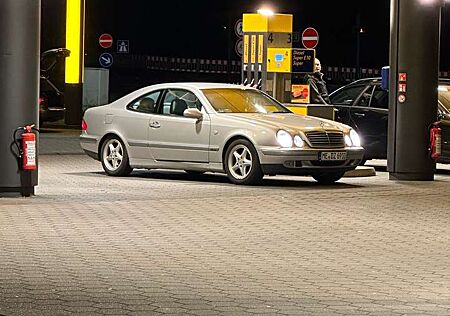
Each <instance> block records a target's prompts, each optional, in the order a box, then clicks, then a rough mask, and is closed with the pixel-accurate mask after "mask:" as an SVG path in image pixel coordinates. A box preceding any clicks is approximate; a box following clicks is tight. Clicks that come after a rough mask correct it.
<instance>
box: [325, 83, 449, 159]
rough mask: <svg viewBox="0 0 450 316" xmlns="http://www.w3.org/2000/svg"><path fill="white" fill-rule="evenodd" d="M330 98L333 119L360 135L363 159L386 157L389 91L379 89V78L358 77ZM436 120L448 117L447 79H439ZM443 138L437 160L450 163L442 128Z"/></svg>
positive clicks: (446, 137)
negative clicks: (334, 110)
mask: <svg viewBox="0 0 450 316" xmlns="http://www.w3.org/2000/svg"><path fill="white" fill-rule="evenodd" d="M330 99H331V102H332V104H333V105H334V107H335V108H336V115H335V118H336V121H338V122H341V123H344V124H347V125H349V126H351V127H353V128H354V129H355V130H356V131H357V132H358V134H359V135H360V136H361V142H362V146H363V147H364V149H365V156H364V160H366V159H367V160H368V159H386V157H387V138H388V114H389V94H388V92H387V91H386V90H383V89H382V88H381V79H380V78H368V79H361V80H357V81H355V82H353V83H351V84H349V85H346V86H344V87H341V88H339V89H337V90H336V91H333V92H332V93H331V95H330ZM437 119H440V120H450V81H449V80H445V79H441V80H440V81H439V88H438V118H437ZM442 137H443V142H442V146H443V148H442V156H441V158H440V160H438V162H448V163H450V142H449V141H450V133H449V132H447V131H446V130H445V131H444V133H443V135H442Z"/></svg>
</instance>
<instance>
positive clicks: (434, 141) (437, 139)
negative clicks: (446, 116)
mask: <svg viewBox="0 0 450 316" xmlns="http://www.w3.org/2000/svg"><path fill="white" fill-rule="evenodd" d="M441 135H442V130H441V128H440V127H439V126H438V125H437V124H434V125H433V127H431V129H430V153H431V158H433V159H434V160H438V159H439V157H441V153H442V148H441Z"/></svg>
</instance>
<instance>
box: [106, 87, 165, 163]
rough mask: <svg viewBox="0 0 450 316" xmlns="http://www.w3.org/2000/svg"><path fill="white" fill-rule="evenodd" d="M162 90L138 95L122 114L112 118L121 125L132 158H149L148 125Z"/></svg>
mask: <svg viewBox="0 0 450 316" xmlns="http://www.w3.org/2000/svg"><path fill="white" fill-rule="evenodd" d="M161 93H162V91H161V90H158V91H152V92H150V93H146V94H144V95H141V96H139V97H138V98H136V99H135V100H133V101H132V102H130V104H128V105H127V107H126V111H125V112H124V115H122V116H118V117H116V118H115V119H114V121H117V126H121V127H122V129H121V131H120V132H121V134H122V136H123V137H124V138H125V140H126V141H127V143H128V148H129V155H130V157H131V158H132V159H144V160H145V159H150V158H151V152H150V148H149V143H148V132H149V130H148V126H149V123H150V118H151V116H152V115H153V114H154V112H155V109H156V107H155V105H156V104H157V103H158V100H159V98H160V96H161Z"/></svg>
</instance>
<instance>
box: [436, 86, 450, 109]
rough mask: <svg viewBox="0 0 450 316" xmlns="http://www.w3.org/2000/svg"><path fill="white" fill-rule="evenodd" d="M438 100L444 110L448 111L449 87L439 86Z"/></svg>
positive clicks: (449, 100) (449, 102) (449, 101)
mask: <svg viewBox="0 0 450 316" xmlns="http://www.w3.org/2000/svg"><path fill="white" fill-rule="evenodd" d="M438 98H439V101H440V102H441V103H442V105H443V106H445V108H446V109H447V110H448V111H450V85H440V86H439V88H438Z"/></svg>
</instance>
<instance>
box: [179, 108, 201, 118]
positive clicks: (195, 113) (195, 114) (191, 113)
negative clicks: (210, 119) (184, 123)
mask: <svg viewBox="0 0 450 316" xmlns="http://www.w3.org/2000/svg"><path fill="white" fill-rule="evenodd" d="M183 116H185V117H190V118H195V119H197V120H198V121H201V120H202V119H203V113H202V112H200V111H199V109H197V108H189V109H186V110H184V112H183Z"/></svg>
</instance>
